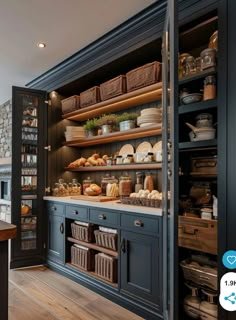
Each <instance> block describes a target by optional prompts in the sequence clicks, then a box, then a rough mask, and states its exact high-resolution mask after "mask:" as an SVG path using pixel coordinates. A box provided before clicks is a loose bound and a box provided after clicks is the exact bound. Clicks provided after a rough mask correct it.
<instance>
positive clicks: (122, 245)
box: [120, 238, 125, 253]
mask: <svg viewBox="0 0 236 320" xmlns="http://www.w3.org/2000/svg"><path fill="white" fill-rule="evenodd" d="M120 249H121V251H122V252H123V253H125V238H123V239H122V240H121V243H120Z"/></svg>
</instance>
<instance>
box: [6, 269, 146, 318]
mask: <svg viewBox="0 0 236 320" xmlns="http://www.w3.org/2000/svg"><path fill="white" fill-rule="evenodd" d="M45 319H47V320H100V319H101V320H127V319H129V320H141V319H142V318H140V317H139V316H137V315H135V314H133V313H131V312H129V311H128V310H126V309H124V308H122V307H120V306H118V305H117V304H114V303H113V302H111V301H109V300H107V299H105V298H103V297H101V296H100V295H98V294H96V293H94V292H92V291H90V290H89V289H87V288H85V287H83V286H81V285H79V284H77V283H75V282H73V281H71V280H69V279H67V278H65V277H63V276H61V275H59V274H57V273H55V272H53V271H51V270H49V269H47V268H46V267H43V266H40V267H34V268H25V269H19V270H11V271H10V272H9V320H45Z"/></svg>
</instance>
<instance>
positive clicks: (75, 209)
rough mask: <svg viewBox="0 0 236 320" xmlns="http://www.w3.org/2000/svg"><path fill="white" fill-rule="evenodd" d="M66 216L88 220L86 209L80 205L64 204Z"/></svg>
mask: <svg viewBox="0 0 236 320" xmlns="http://www.w3.org/2000/svg"><path fill="white" fill-rule="evenodd" d="M66 217H67V218H71V219H83V220H88V209H87V208H84V207H80V206H66Z"/></svg>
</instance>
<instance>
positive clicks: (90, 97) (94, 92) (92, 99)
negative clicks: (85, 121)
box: [80, 86, 100, 108]
mask: <svg viewBox="0 0 236 320" xmlns="http://www.w3.org/2000/svg"><path fill="white" fill-rule="evenodd" d="M97 102H100V90H99V87H98V86H95V87H92V88H90V89H88V90H86V91H83V92H81V93H80V106H81V108H85V107H89V106H91V105H93V104H95V103H97Z"/></svg>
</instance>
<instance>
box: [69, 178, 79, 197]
mask: <svg viewBox="0 0 236 320" xmlns="http://www.w3.org/2000/svg"><path fill="white" fill-rule="evenodd" d="M69 194H70V196H79V195H81V184H80V183H79V182H78V180H77V179H72V183H69Z"/></svg>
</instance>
